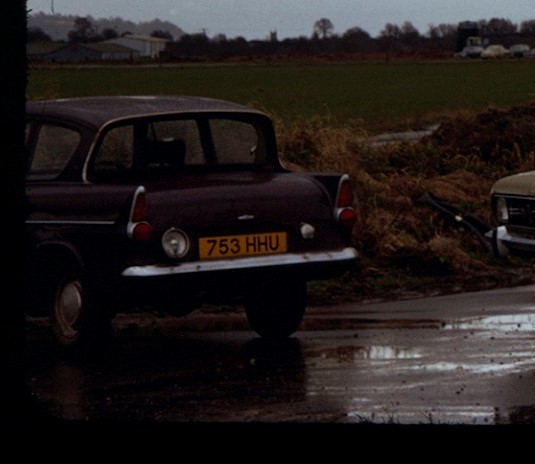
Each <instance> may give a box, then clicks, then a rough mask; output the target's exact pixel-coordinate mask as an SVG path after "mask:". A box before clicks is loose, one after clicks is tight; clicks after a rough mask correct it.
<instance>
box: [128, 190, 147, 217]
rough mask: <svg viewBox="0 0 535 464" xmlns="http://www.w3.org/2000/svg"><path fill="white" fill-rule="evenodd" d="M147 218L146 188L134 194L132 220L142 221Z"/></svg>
mask: <svg viewBox="0 0 535 464" xmlns="http://www.w3.org/2000/svg"><path fill="white" fill-rule="evenodd" d="M146 219H147V197H146V196H145V191H144V190H141V191H140V190H138V191H137V192H136V193H135V195H134V204H133V205H132V214H131V216H130V221H131V222H141V221H145V220H146Z"/></svg>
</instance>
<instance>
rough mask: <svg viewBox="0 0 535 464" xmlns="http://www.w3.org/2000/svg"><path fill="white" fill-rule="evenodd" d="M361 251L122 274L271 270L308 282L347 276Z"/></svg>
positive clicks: (290, 255) (159, 267)
mask: <svg viewBox="0 0 535 464" xmlns="http://www.w3.org/2000/svg"><path fill="white" fill-rule="evenodd" d="M357 259H358V252H357V250H355V249H354V248H351V247H347V248H344V249H341V250H334V251H321V252H313V253H285V254H280V255H269V256H258V257H250V258H234V259H220V260H211V261H195V262H189V263H180V264H176V265H157V264H152V265H144V266H131V267H128V268H126V269H125V270H124V271H123V272H122V276H123V277H128V278H153V277H170V276H193V275H199V274H202V275H205V274H206V275H209V274H214V273H215V274H219V273H232V272H234V271H238V272H240V271H257V270H258V271H268V272H269V271H271V272H276V271H278V270H281V271H282V270H295V271H296V272H297V271H298V272H300V273H302V275H303V277H304V278H306V279H314V278H316V279H321V278H327V277H329V276H331V275H336V274H340V273H343V272H345V271H347V270H349V269H351V267H352V266H354V265H355V264H356V262H357Z"/></svg>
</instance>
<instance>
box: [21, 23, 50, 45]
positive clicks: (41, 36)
mask: <svg viewBox="0 0 535 464" xmlns="http://www.w3.org/2000/svg"><path fill="white" fill-rule="evenodd" d="M26 40H27V41H28V42H51V41H52V38H51V37H50V36H49V35H48V34H46V33H45V32H44V31H43V30H42V29H41V28H40V27H29V28H28V31H27V33H26Z"/></svg>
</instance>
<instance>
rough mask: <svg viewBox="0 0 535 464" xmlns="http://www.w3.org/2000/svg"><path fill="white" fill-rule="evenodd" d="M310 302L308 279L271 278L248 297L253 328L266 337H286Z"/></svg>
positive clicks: (247, 303)
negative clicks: (307, 286)
mask: <svg viewBox="0 0 535 464" xmlns="http://www.w3.org/2000/svg"><path fill="white" fill-rule="evenodd" d="M306 304H307V290H306V282H305V281H303V280H301V279H280V280H273V279H269V280H267V281H264V282H262V283H261V284H259V285H258V286H255V288H254V290H252V291H251V293H250V294H249V295H248V296H247V298H246V299H245V312H246V314H247V319H248V321H249V325H250V326H251V328H252V329H253V330H254V331H255V332H256V333H258V334H259V335H260V336H262V337H264V338H287V337H289V336H290V335H292V334H293V333H294V332H295V331H296V330H297V329H298V328H299V325H300V323H301V320H302V319H303V315H304V313H305V308H306Z"/></svg>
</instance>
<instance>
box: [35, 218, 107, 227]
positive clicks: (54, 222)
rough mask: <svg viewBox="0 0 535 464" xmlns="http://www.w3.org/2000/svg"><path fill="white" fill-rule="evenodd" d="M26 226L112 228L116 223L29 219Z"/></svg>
mask: <svg viewBox="0 0 535 464" xmlns="http://www.w3.org/2000/svg"><path fill="white" fill-rule="evenodd" d="M26 224H39V225H44V224H50V225H69V226H88V225H91V226H95V225H96V226H111V225H113V224H115V221H61V220H53V219H28V220H27V221H26Z"/></svg>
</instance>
